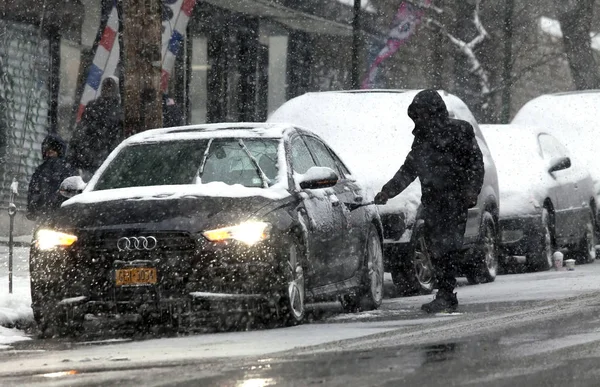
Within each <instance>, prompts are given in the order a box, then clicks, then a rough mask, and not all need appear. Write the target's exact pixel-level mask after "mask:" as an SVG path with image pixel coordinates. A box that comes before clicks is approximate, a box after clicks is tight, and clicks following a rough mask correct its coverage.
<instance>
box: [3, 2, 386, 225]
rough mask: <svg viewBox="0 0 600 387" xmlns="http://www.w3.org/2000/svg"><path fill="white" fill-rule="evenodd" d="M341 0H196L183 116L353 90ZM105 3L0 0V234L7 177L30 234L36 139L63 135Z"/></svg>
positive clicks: (203, 118) (189, 118) (368, 24)
mask: <svg viewBox="0 0 600 387" xmlns="http://www.w3.org/2000/svg"><path fill="white" fill-rule="evenodd" d="M25 3H26V4H25ZM345 3H347V2H344V1H339V0H303V1H300V0H203V1H197V3H196V6H195V8H194V12H193V15H192V18H191V20H190V22H189V24H188V30H187V35H186V38H185V40H184V43H183V49H182V50H180V51H179V56H178V58H177V61H176V65H175V69H174V72H173V75H172V78H171V81H170V84H169V90H168V93H169V94H170V96H171V97H172V98H173V99H174V100H175V101H176V103H177V104H179V105H180V107H181V108H182V111H183V112H184V113H183V114H184V115H185V117H184V121H185V122H186V123H190V124H200V123H209V122H223V121H230V122H240V121H262V120H265V119H266V118H267V116H268V114H269V113H270V112H272V111H274V110H275V109H276V108H277V107H279V106H280V105H281V104H282V103H283V102H285V101H286V100H288V99H289V98H292V97H294V96H297V95H300V94H303V93H305V92H307V91H322V90H333V89H345V88H350V86H351V79H350V74H351V47H352V32H353V31H352V27H351V20H352V8H351V7H350V6H349V5H348V4H345ZM112 4H113V0H44V1H36V0H25V1H19V2H17V1H16V0H0V36H2V37H3V38H4V39H5V40H6V41H7V42H8V43H6V44H0V158H1V161H2V163H1V164H0V236H2V235H6V234H7V233H8V227H7V224H8V216H7V211H6V208H7V205H8V202H9V198H10V197H11V190H10V186H11V183H12V181H13V179H17V181H18V182H19V192H18V194H17V195H16V196H15V197H14V202H15V203H16V204H17V207H18V209H19V212H18V215H17V218H16V221H15V225H16V228H17V229H16V232H17V234H27V233H30V232H31V229H32V227H33V226H32V225H31V224H30V223H29V222H27V221H26V220H25V219H24V209H25V205H26V192H27V186H28V182H29V178H30V177H31V174H32V173H33V171H34V169H35V168H36V167H37V166H38V165H39V164H40V163H41V151H40V148H41V142H42V140H43V138H44V137H45V135H46V134H47V133H49V132H56V133H59V134H60V135H62V136H63V137H64V138H65V139H69V138H70V136H71V134H72V132H73V130H74V127H75V116H76V108H77V105H78V103H79V99H80V98H81V93H82V89H83V84H84V80H85V77H86V72H87V71H86V70H87V68H88V66H89V63H91V61H92V59H93V45H94V42H95V41H96V40H97V38H98V33H99V29H100V24H101V19H102V17H101V15H102V14H103V10H106V9H107V8H110V7H112ZM374 20H375V19H374V17H373V15H372V14H371V13H369V12H365V13H364V14H363V24H362V25H363V29H364V32H363V35H373V34H375V33H376V31H375V30H376V26H375V21H374ZM8 31H10V35H7V34H6V32H8ZM2 32H4V34H2ZM7 36H9V37H8V38H7ZM2 37H0V39H3V38H2ZM361 57H364V55H362V54H361Z"/></svg>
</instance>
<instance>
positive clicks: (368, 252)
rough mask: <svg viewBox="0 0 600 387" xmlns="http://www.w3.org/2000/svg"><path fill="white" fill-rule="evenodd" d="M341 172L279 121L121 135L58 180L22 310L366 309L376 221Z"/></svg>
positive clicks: (375, 285) (292, 316) (298, 315)
mask: <svg viewBox="0 0 600 387" xmlns="http://www.w3.org/2000/svg"><path fill="white" fill-rule="evenodd" d="M350 176H351V175H350V172H349V171H348V169H347V167H346V166H345V165H344V164H343V163H342V162H341V161H340V160H339V159H338V157H337V156H336V154H335V153H334V152H333V151H332V150H331V149H330V148H329V147H328V146H327V145H326V144H325V143H324V142H323V141H322V140H321V139H320V138H319V137H317V136H316V135H314V134H312V133H310V132H307V131H304V130H299V129H296V128H294V127H292V126H290V125H271V124H214V125H204V126H188V127H176V128H169V129H157V130H149V131H146V132H143V133H140V134H137V135H135V136H132V137H130V138H129V139H127V140H125V141H124V142H123V143H121V144H120V145H119V147H118V148H117V149H115V151H114V152H113V153H112V154H111V155H110V156H109V157H108V159H107V160H106V161H105V162H104V163H103V164H102V166H101V167H100V169H99V170H98V171H97V172H96V173H95V174H94V176H93V177H92V178H91V180H90V181H89V183H88V184H87V186H85V188H84V189H83V192H82V193H79V194H76V193H77V190H79V189H81V184H82V183H83V182H82V181H79V182H78V181H77V180H78V179H79V178H78V177H73V178H69V179H67V180H65V182H63V186H62V187H61V191H64V192H71V194H76V195H74V196H73V197H72V198H71V199H69V200H67V201H66V202H65V203H64V204H63V205H62V207H61V208H60V210H59V212H58V213H57V215H56V217H55V218H54V219H52V220H51V221H49V222H48V223H47V224H44V225H42V226H41V227H40V228H39V229H38V230H37V232H36V233H35V236H34V241H33V243H32V247H31V256H30V267H31V296H32V307H33V312H34V317H35V319H36V321H37V322H38V324H40V326H41V328H46V327H47V326H50V327H52V326H53V325H62V324H64V323H65V322H67V320H65V319H68V323H69V324H74V325H75V326H79V325H80V324H81V323H82V322H83V319H84V316H88V315H92V316H95V318H100V317H113V316H117V315H118V316H120V319H121V320H125V319H126V317H127V316H132V317H134V318H138V319H141V320H142V321H146V320H145V319H146V318H147V319H150V320H152V319H157V318H162V319H168V320H169V321H170V322H171V323H173V322H179V323H186V322H188V321H190V319H192V320H194V319H195V318H210V317H211V316H214V315H215V314H218V313H228V312H236V313H237V312H241V313H244V312H247V311H248V310H254V309H258V310H260V311H262V312H263V313H265V314H266V315H267V316H270V317H274V318H276V319H281V320H283V321H285V322H288V323H289V322H291V323H297V322H300V321H301V320H302V318H303V316H304V313H305V309H304V305H305V302H306V301H314V300H317V301H318V300H328V299H338V298H341V300H342V305H343V306H344V307H345V309H346V310H348V311H354V310H357V309H358V308H359V307H360V308H362V309H366V308H377V307H378V306H379V305H380V304H381V301H382V295H383V257H382V227H381V221H380V219H379V215H378V212H377V209H376V207H375V206H374V205H372V204H368V203H365V201H364V193H363V188H362V187H361V186H360V184H358V183H357V182H355V181H353V180H352V179H350V178H349V177H350ZM79 180H80V179H79ZM232 304H235V307H229V306H230V305H232ZM221 306H225V307H221Z"/></svg>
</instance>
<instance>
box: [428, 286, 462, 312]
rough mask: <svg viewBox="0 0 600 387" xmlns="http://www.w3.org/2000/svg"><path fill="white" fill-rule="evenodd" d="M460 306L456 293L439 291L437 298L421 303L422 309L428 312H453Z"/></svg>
mask: <svg viewBox="0 0 600 387" xmlns="http://www.w3.org/2000/svg"><path fill="white" fill-rule="evenodd" d="M456 308H458V299H457V298H456V293H452V292H449V293H447V292H439V291H438V292H437V294H436V295H435V299H434V300H433V301H431V302H428V303H427V304H423V305H421V310H424V311H425V312H426V313H452V312H455V311H456Z"/></svg>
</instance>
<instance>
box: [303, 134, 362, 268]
mask: <svg viewBox="0 0 600 387" xmlns="http://www.w3.org/2000/svg"><path fill="white" fill-rule="evenodd" d="M305 141H306V144H307V145H308V148H309V149H310V151H311V152H312V154H313V157H314V158H315V159H316V161H317V163H318V164H319V166H321V167H327V168H331V169H333V170H334V171H335V172H336V173H337V174H338V176H339V177H340V180H339V182H338V184H336V186H335V187H333V191H334V194H335V196H336V197H337V200H339V201H340V202H341V203H342V205H341V206H339V208H338V211H339V215H340V216H341V218H342V222H343V224H342V226H341V229H340V230H341V240H340V243H339V245H340V249H339V250H338V251H337V257H336V260H338V261H339V264H338V265H336V266H340V267H342V268H343V270H342V272H340V273H339V274H340V275H341V277H342V278H341V279H348V278H351V277H352V276H353V275H354V274H356V271H357V270H358V269H359V268H360V259H361V257H363V256H364V254H363V253H364V249H365V246H366V238H367V231H368V229H367V226H368V224H367V220H366V210H365V209H364V208H362V207H358V206H357V205H358V204H360V203H363V202H364V192H363V190H362V187H361V186H360V185H359V184H357V183H356V181H355V180H353V179H350V178H349V176H350V173H349V172H348V169H347V168H346V166H345V165H344V164H343V163H342V162H341V160H340V159H339V158H338V157H337V156H336V155H335V153H333V152H332V151H331V149H330V148H329V147H327V145H325V144H324V143H323V142H322V141H321V140H320V139H318V138H316V137H313V136H305Z"/></svg>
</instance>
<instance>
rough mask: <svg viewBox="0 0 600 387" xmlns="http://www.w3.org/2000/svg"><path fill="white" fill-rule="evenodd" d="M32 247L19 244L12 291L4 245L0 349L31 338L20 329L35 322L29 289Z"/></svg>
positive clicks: (0, 258)
mask: <svg viewBox="0 0 600 387" xmlns="http://www.w3.org/2000/svg"><path fill="white" fill-rule="evenodd" d="M28 256H29V248H26V247H16V248H15V249H14V252H13V292H12V294H10V293H9V292H8V247H7V246H5V245H0V349H3V348H7V344H10V343H14V342H16V341H20V340H28V337H26V336H25V333H23V331H21V330H19V329H17V328H18V327H23V326H27V325H30V324H31V323H32V322H33V312H32V310H31V294H30V291H29V260H28ZM15 327H17V328H15Z"/></svg>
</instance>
